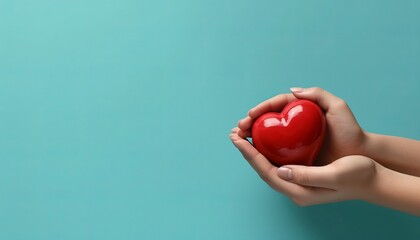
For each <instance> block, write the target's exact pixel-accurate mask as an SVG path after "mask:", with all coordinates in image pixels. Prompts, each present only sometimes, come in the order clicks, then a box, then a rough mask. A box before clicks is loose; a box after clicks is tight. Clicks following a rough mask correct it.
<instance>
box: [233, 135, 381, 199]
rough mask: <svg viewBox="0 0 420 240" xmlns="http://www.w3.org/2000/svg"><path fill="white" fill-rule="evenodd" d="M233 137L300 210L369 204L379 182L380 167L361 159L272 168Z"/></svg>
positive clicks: (244, 142)
mask: <svg viewBox="0 0 420 240" xmlns="http://www.w3.org/2000/svg"><path fill="white" fill-rule="evenodd" d="M238 131H239V129H238V128H234V129H233V130H232V133H231V134H230V139H231V140H232V142H233V144H234V145H235V146H236V147H237V148H238V150H239V151H240V152H241V153H242V155H243V156H244V158H245V159H246V160H247V161H248V162H249V164H250V165H251V166H252V167H253V168H254V169H255V171H256V172H257V173H258V174H259V175H260V177H261V178H262V179H263V180H264V181H265V182H266V183H267V184H268V185H270V186H271V187H272V188H273V189H274V190H276V191H278V192H280V193H282V194H284V195H286V196H287V197H289V198H290V199H292V200H293V201H294V202H295V203H296V204H298V205H300V206H308V205H314V204H321V203H328V202H337V201H344V200H350V199H363V200H366V199H367V198H368V197H367V196H369V194H370V191H371V188H370V186H373V183H374V182H375V180H376V176H377V175H376V168H377V166H378V164H377V163H376V162H375V161H373V160H372V159H370V158H368V157H364V156H360V155H350V156H346V157H342V158H340V159H337V160H336V161H333V162H332V163H330V164H328V165H325V166H319V167H316V166H310V167H307V166H301V165H285V166H282V167H280V168H277V167H276V166H274V165H272V164H271V163H270V162H269V161H268V160H267V159H266V158H265V157H264V156H263V155H262V154H261V153H259V152H258V151H257V149H255V148H254V147H253V146H252V144H251V143H250V142H248V141H247V140H246V139H243V138H242V137H240V136H239V135H238Z"/></svg>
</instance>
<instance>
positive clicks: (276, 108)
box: [238, 94, 296, 138]
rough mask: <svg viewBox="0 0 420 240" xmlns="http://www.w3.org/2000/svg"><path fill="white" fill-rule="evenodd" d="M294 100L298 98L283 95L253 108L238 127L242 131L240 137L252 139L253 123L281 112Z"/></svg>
mask: <svg viewBox="0 0 420 240" xmlns="http://www.w3.org/2000/svg"><path fill="white" fill-rule="evenodd" d="M294 100H296V97H295V96H293V94H281V95H277V96H275V97H272V98H270V99H268V100H266V101H264V102H262V103H260V104H258V105H257V106H255V107H253V108H252V109H251V110H249V112H248V116H247V117H245V118H243V119H241V120H240V121H239V122H238V127H239V129H240V130H239V132H238V135H239V136H240V137H243V138H244V137H250V136H251V127H252V123H253V122H254V121H255V119H256V118H258V117H259V116H261V115H262V114H264V113H266V112H280V111H281V110H282V109H283V108H284V106H286V104H288V103H289V102H292V101H294Z"/></svg>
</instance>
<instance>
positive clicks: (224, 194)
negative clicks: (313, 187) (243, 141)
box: [0, 0, 420, 240]
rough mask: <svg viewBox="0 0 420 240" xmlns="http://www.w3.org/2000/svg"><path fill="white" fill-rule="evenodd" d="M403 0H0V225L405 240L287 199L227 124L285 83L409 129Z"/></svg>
mask: <svg viewBox="0 0 420 240" xmlns="http://www.w3.org/2000/svg"><path fill="white" fill-rule="evenodd" d="M419 12H420V2H419V1H415V0H412V1H379V0H378V1H367V0H363V1H362V0H360V1H359V0H356V1H334V0H330V1H326V0H318V1H310V0H306V1H292V0H287V1H284V0H283V1H277V0H276V1H275V0H271V1H265V0H263V1H256V0H253V1H251V0H212V1H200V0H196V1H193V0H177V1H169V0H168V1H164V0H118V1H117V0H104V1H99V0H74V1H53V0H40V1H33V0H0V239H8V240H15V239H16V240H17V239H42V240H49V239H54V240H58V239H80V240H82V239H101V240H105V239H292V240H294V239H311V240H317V239H322V240H324V239H396V238H401V237H402V238H404V239H419V238H420V228H419V224H420V219H419V218H417V217H414V216H410V215H408V214H404V213H399V212H396V211H393V210H390V209H385V208H382V207H378V206H373V205H370V204H367V203H364V202H359V201H351V202H344V203H336V204H329V205H322V206H313V207H307V208H300V207H297V206H295V205H294V204H293V203H291V202H290V201H289V200H288V199H287V198H286V197H284V196H282V195H280V194H278V193H276V192H274V191H273V190H271V189H270V188H269V187H268V186H267V185H266V184H265V183H264V182H263V181H262V180H260V179H259V177H258V175H257V174H256V173H255V172H254V171H253V170H252V169H251V167H250V166H249V165H248V164H247V163H246V161H245V160H243V159H242V157H241V155H240V154H239V152H237V150H236V149H235V148H234V147H233V145H232V144H231V143H230V141H229V139H228V134H229V132H230V129H231V128H233V127H234V126H235V125H236V123H237V121H238V120H239V119H240V118H242V117H244V116H245V115H246V113H247V111H248V110H249V109H250V108H251V107H253V106H254V105H256V104H257V103H259V102H260V101H262V100H265V99H267V98H269V97H272V96H274V95H276V94H279V93H284V92H287V91H288V89H289V87H294V86H302V87H310V86H320V87H323V88H325V89H327V90H329V91H331V92H333V93H334V94H336V95H338V96H340V97H342V98H344V99H345V100H346V101H347V102H348V103H349V105H350V107H351V108H352V109H353V111H354V113H355V115H356V117H357V119H358V121H359V122H360V124H361V125H362V127H363V128H364V129H366V130H367V131H372V132H377V133H383V134H390V135H398V136H404V137H409V138H415V139H420V137H419V136H420V124H419V122H420V112H419V110H418V103H419V102H420V94H419V89H420V14H419Z"/></svg>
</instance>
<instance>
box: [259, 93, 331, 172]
mask: <svg viewBox="0 0 420 240" xmlns="http://www.w3.org/2000/svg"><path fill="white" fill-rule="evenodd" d="M325 131H326V120H325V116H324V113H323V112H322V110H321V109H320V108H319V106H318V105H316V104H315V103H314V102H311V101H308V100H296V101H294V102H291V103H289V104H288V105H286V106H285V107H284V109H283V111H282V112H281V113H276V112H268V113H265V114H263V115H261V116H260V117H259V118H258V119H257V120H256V121H255V122H254V124H253V125H252V143H253V144H254V146H255V148H256V149H257V150H258V151H259V152H260V153H262V154H263V155H264V156H265V157H266V158H267V159H268V160H269V161H270V162H271V163H272V164H274V165H276V166H282V165H286V164H299V165H307V166H310V165H313V162H314V161H315V159H316V157H317V155H318V153H319V151H320V149H321V147H322V143H323V141H324V137H325Z"/></svg>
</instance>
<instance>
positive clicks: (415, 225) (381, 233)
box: [267, 194, 420, 240]
mask: <svg viewBox="0 0 420 240" xmlns="http://www.w3.org/2000/svg"><path fill="white" fill-rule="evenodd" d="M267 201H268V203H267V204H268V205H269V206H271V210H272V212H273V214H272V215H271V216H270V218H271V219H270V221H271V222H282V221H284V218H285V215H286V216H287V221H288V223H290V224H294V225H293V226H296V229H294V230H297V231H299V235H300V236H301V234H302V232H303V234H304V235H305V236H308V238H307V239H311V240H316V239H322V240H329V239H334V240H336V239H381V240H383V239H420V227H419V226H420V218H418V217H416V216H413V215H409V214H405V213H401V212H398V211H394V210H391V209H387V208H384V207H380V206H375V205H372V204H369V203H366V202H362V201H347V202H341V203H333V204H324V205H317V206H310V207H299V206H297V205H295V204H294V203H293V202H291V201H290V200H289V199H287V198H286V197H284V196H282V195H280V194H276V197H274V196H272V194H270V196H269V197H267ZM274 232H275V233H277V234H278V232H279V229H277V230H274ZM289 232H290V231H289ZM290 237H291V238H286V239H293V236H290ZM299 239H302V237H299ZM304 239H306V238H304Z"/></svg>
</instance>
